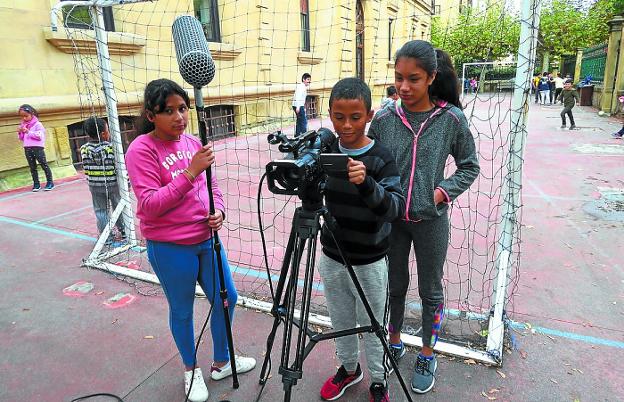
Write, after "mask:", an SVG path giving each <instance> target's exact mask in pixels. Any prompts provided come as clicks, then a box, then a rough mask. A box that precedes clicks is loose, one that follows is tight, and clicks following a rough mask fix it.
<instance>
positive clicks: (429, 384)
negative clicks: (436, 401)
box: [412, 354, 438, 394]
mask: <svg viewBox="0 0 624 402" xmlns="http://www.w3.org/2000/svg"><path fill="white" fill-rule="evenodd" d="M437 368H438V361H437V360H436V358H435V356H433V358H432V359H429V360H428V359H426V358H425V357H424V356H421V355H420V354H418V359H417V360H416V366H415V367H414V376H413V377H412V391H414V392H416V393H417V394H425V393H427V392H429V391H431V389H432V388H433V384H435V372H436V369H437Z"/></svg>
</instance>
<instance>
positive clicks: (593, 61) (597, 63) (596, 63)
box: [581, 43, 608, 83]
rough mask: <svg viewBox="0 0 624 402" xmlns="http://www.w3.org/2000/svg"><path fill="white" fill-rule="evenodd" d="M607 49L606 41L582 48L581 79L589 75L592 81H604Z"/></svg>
mask: <svg viewBox="0 0 624 402" xmlns="http://www.w3.org/2000/svg"><path fill="white" fill-rule="evenodd" d="M607 49H608V44H607V43H603V44H600V45H597V46H593V47H589V48H587V49H583V60H582V62H581V79H585V78H586V77H588V76H591V81H592V83H602V82H603V81H604V72H605V65H606V64H607Z"/></svg>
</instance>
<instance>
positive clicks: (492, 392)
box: [488, 388, 500, 394]
mask: <svg viewBox="0 0 624 402" xmlns="http://www.w3.org/2000/svg"><path fill="white" fill-rule="evenodd" d="M497 392H500V389H498V388H492V389H491V390H489V391H488V394H495V393H497Z"/></svg>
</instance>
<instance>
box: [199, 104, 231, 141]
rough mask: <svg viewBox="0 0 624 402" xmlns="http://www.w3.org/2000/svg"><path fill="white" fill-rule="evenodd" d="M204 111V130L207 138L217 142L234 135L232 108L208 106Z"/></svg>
mask: <svg viewBox="0 0 624 402" xmlns="http://www.w3.org/2000/svg"><path fill="white" fill-rule="evenodd" d="M204 110H205V112H206V130H207V131H208V138H210V139H212V140H218V139H221V138H226V137H233V136H235V135H236V125H235V124H234V106H232V105H217V106H208V107H206V108H205V109H204Z"/></svg>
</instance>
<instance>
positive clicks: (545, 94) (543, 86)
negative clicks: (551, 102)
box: [538, 72, 550, 105]
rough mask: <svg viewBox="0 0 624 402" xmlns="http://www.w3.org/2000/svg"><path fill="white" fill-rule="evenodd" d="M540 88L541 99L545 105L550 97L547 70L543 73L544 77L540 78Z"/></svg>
mask: <svg viewBox="0 0 624 402" xmlns="http://www.w3.org/2000/svg"><path fill="white" fill-rule="evenodd" d="M538 88H539V91H540V99H541V100H542V105H545V104H546V102H548V99H549V97H550V84H549V83H548V73H547V72H545V73H544V74H543V75H542V78H540V81H539V85H538Z"/></svg>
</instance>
